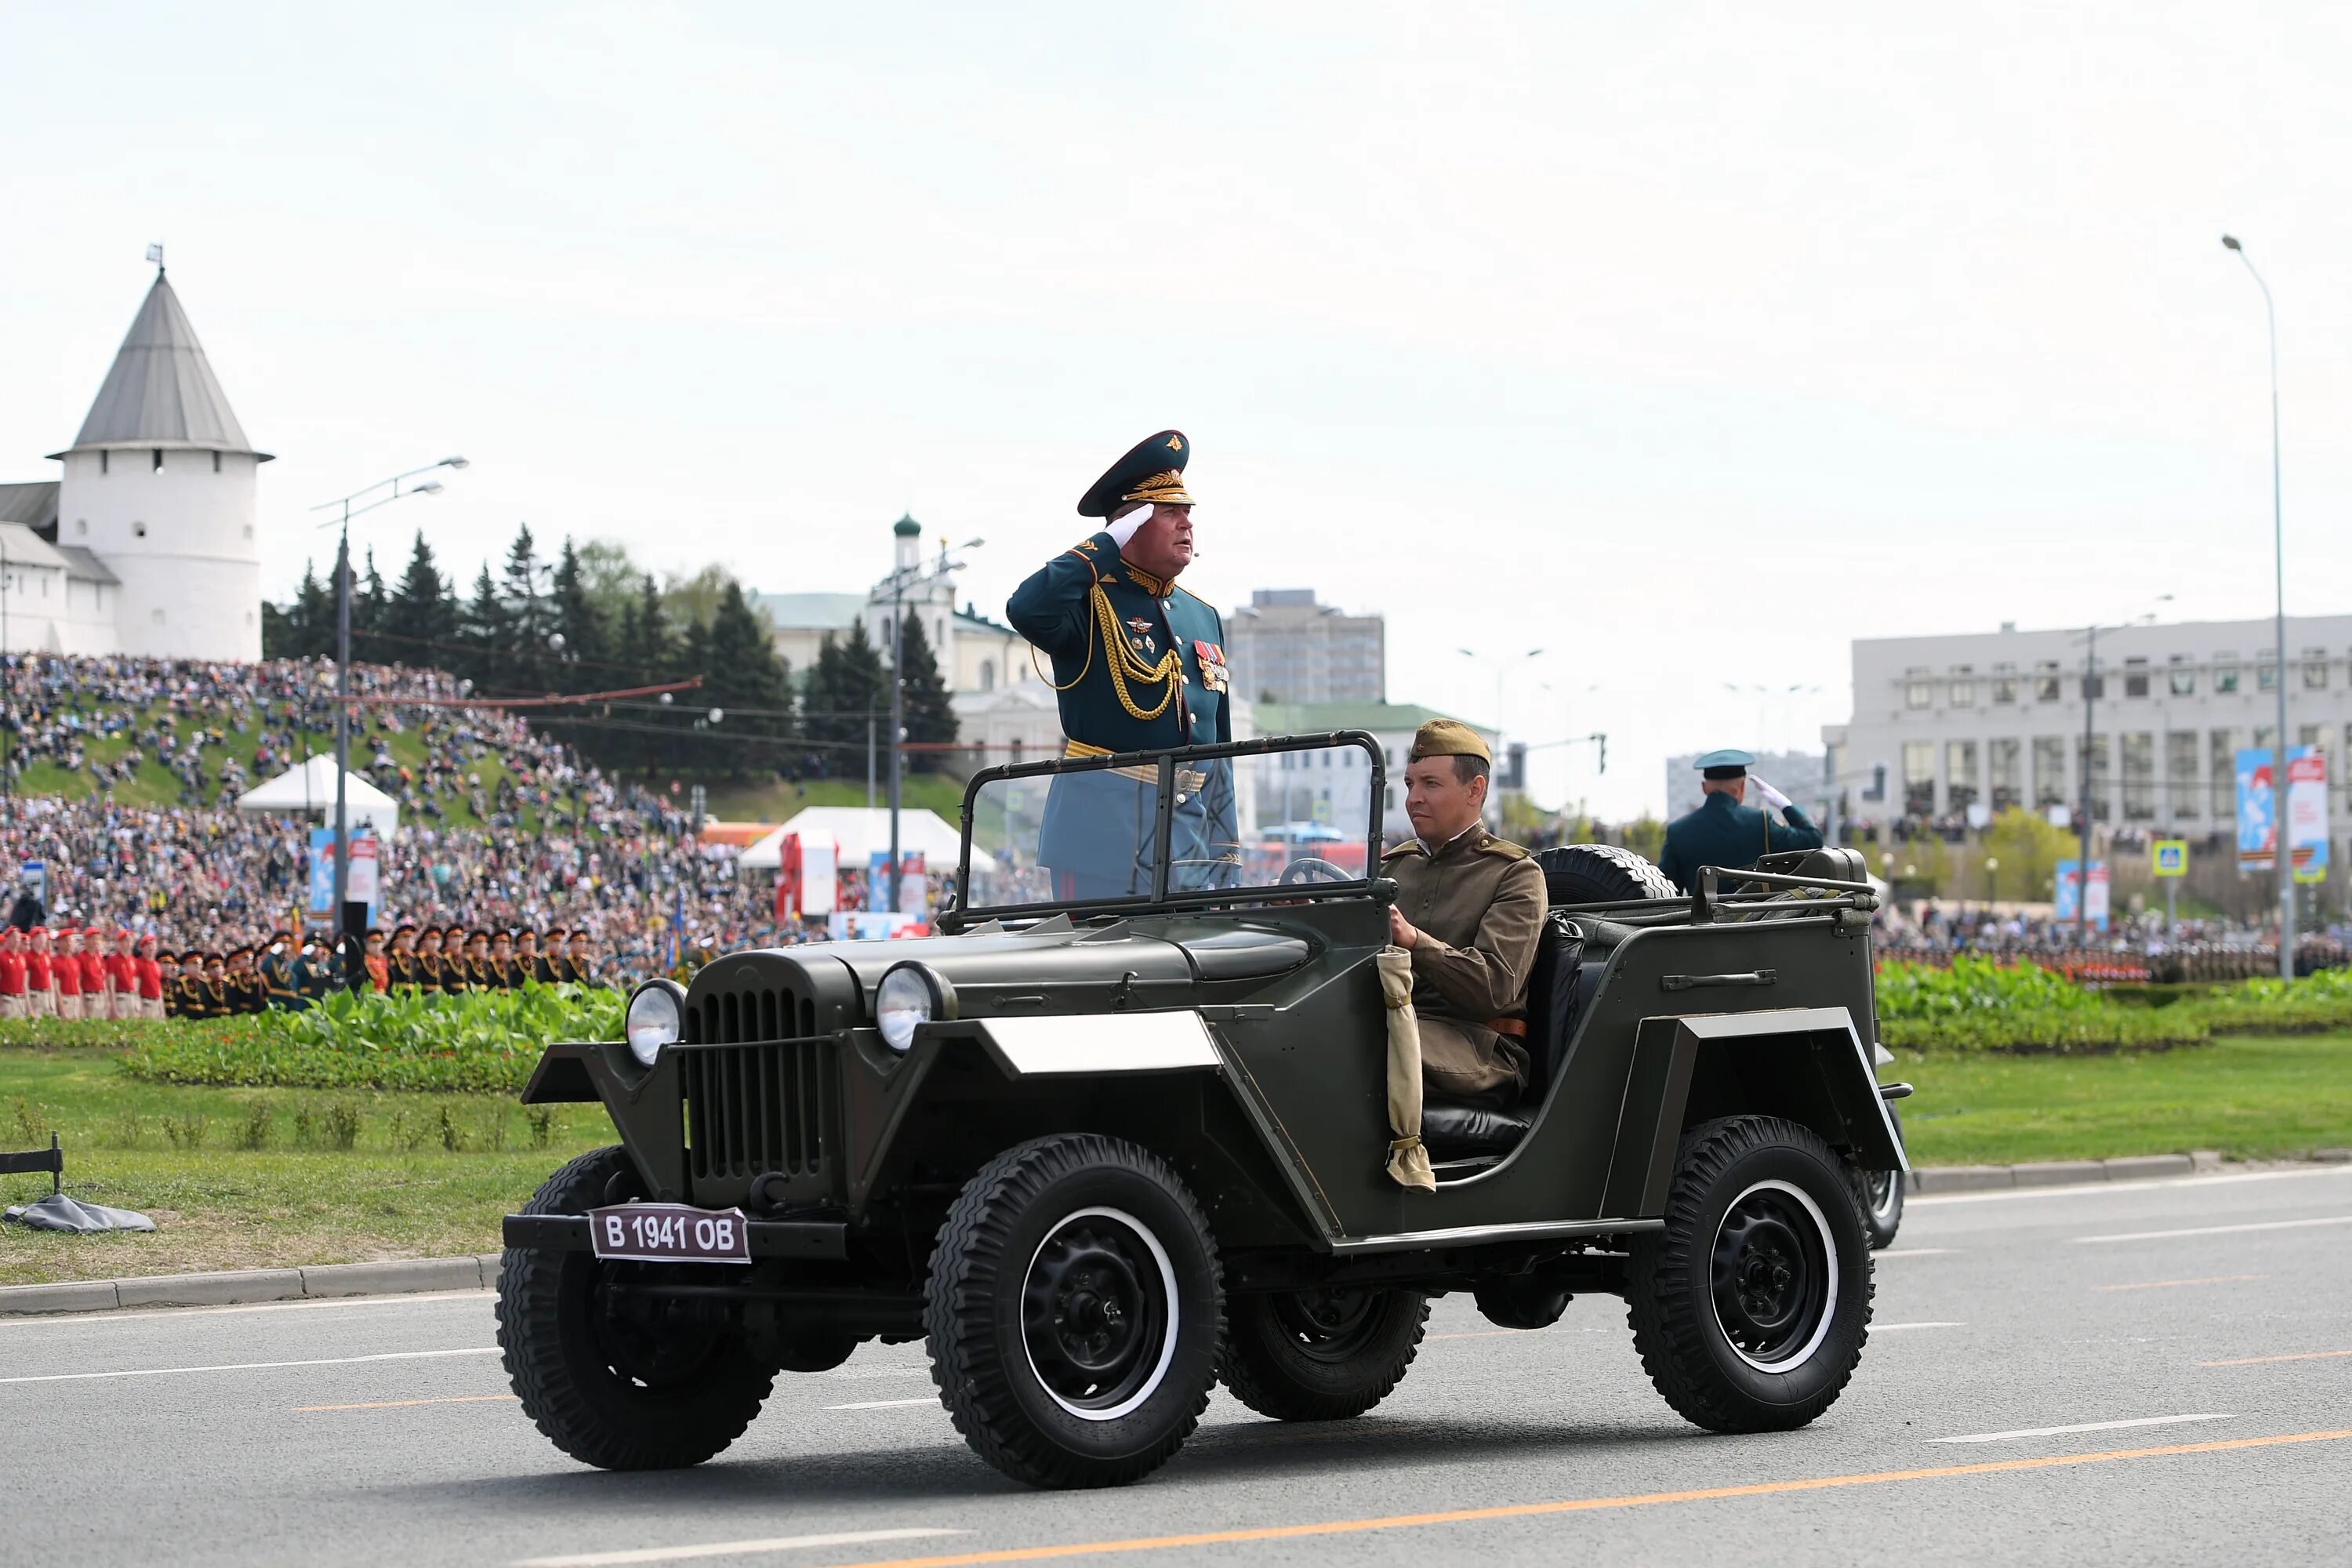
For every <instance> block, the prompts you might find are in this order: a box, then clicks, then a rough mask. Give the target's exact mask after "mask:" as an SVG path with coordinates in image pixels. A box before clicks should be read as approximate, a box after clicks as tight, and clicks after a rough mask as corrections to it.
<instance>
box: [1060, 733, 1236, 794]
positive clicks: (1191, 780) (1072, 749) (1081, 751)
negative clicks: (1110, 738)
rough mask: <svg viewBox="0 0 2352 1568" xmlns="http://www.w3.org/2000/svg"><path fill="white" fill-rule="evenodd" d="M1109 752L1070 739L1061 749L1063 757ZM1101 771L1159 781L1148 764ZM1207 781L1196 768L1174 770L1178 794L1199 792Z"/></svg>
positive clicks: (1109, 752) (1156, 773) (1154, 771)
mask: <svg viewBox="0 0 2352 1568" xmlns="http://www.w3.org/2000/svg"><path fill="white" fill-rule="evenodd" d="M1111 754H1112V753H1111V749H1110V748H1109V747H1108V746H1089V745H1087V743H1086V742H1084V741H1072V742H1069V744H1068V745H1066V746H1065V747H1064V748H1063V750H1062V755H1064V756H1065V757H1108V756H1109V755H1111ZM1103 771H1104V772H1106V773H1117V774H1118V776H1119V777H1121V778H1123V779H1138V780H1140V781H1141V782H1143V783H1145V784H1158V783H1159V782H1160V770H1159V769H1158V768H1157V767H1154V766H1150V765H1149V764H1145V765H1139V766H1134V767H1125V768H1106V769H1104V770H1103ZM1208 782H1209V775H1208V774H1207V773H1202V771H1201V770H1200V769H1198V768H1178V769H1177V770H1176V791H1177V793H1178V794H1180V795H1194V794H1197V793H1199V791H1200V789H1201V786H1202V785H1203V784H1207V783H1208Z"/></svg>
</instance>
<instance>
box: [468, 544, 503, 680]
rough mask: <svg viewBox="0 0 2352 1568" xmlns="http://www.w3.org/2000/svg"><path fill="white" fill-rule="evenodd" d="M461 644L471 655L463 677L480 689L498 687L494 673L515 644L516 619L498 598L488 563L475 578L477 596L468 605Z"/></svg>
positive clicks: (497, 586) (496, 587)
mask: <svg viewBox="0 0 2352 1568" xmlns="http://www.w3.org/2000/svg"><path fill="white" fill-rule="evenodd" d="M461 640H463V641H464V642H465V643H466V644H467V647H468V649H469V651H468V653H467V655H466V656H465V658H464V660H463V663H464V666H465V668H464V669H463V670H462V671H460V673H462V674H464V675H465V676H467V678H468V679H471V680H472V681H473V682H474V684H475V685H476V686H478V687H480V688H483V689H492V688H493V687H494V686H495V685H496V676H495V674H494V672H495V671H497V670H498V669H499V668H500V664H501V661H502V660H503V659H504V658H505V656H506V650H507V649H508V648H509V647H511V646H512V644H513V641H514V628H513V618H512V617H511V616H509V615H508V614H507V607H506V605H505V604H504V603H503V602H502V601H500V599H499V585H498V584H497V583H496V582H495V581H493V580H492V579H491V577H490V563H488V562H487V561H485V562H483V563H482V569H481V571H480V572H478V574H476V575H475V577H474V596H473V598H472V599H471V600H469V601H467V605H466V614H465V620H464V623H463V630H462V632H461Z"/></svg>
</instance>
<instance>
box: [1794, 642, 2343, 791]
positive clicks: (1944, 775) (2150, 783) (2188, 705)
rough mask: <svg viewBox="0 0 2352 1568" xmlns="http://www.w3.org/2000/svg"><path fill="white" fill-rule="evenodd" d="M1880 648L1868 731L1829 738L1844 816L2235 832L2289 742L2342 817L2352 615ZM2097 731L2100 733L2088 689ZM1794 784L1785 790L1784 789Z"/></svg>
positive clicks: (1873, 665) (1856, 708) (1865, 663)
mask: <svg viewBox="0 0 2352 1568" xmlns="http://www.w3.org/2000/svg"><path fill="white" fill-rule="evenodd" d="M2090 652H2091V648H2090V643H2089V640H2088V638H2087V637H2085V635H2084V633H2083V632H2081V631H2022V632H2021V631H2019V630H2017V629H2015V627H2014V626H2003V627H2002V628H2001V629H2000V631H1998V632H1993V633H1990V634H1979V635H1973V636H1960V637H1876V638H1871V639H1868V640H1865V641H1858V642H1856V643H1855V644H1854V645H1853V718H1852V719H1850V720H1849V721H1846V722H1845V723H1843V724H1836V725H1830V726H1827V727H1825V728H1824V729H1823V731H1822V739H1823V740H1824V741H1825V742H1827V743H1828V745H1829V748H1830V752H1831V758H1830V766H1829V771H1830V772H1831V773H1832V774H1833V775H1834V776H1835V777H1836V778H1837V779H1838V781H1839V782H1840V783H1841V784H1843V790H1844V803H1845V809H1846V810H1847V811H1849V812H1851V813H1852V814H1853V816H1856V817H1859V818H1862V819H1864V820H1885V819H1887V818H1891V817H1895V816H1918V817H1930V818H1948V817H1958V816H1965V815H1967V813H1968V810H1969V806H1970V805H1975V804H1981V805H1986V806H1989V807H1990V808H1991V809H1993V810H1995V811H1999V810H2000V809H2001V808H2002V807H2004V806H2007V805H2024V806H2028V807H2033V808H2042V809H2046V808H2048V807H2051V806H2057V805H2063V806H2067V807H2069V808H2075V807H2078V806H2079V803H2080V802H2081V800H2082V799H2083V796H2084V788H2083V785H2084V775H2085V773H2086V772H2087V774H2088V778H2089V784H2090V798H2091V800H2092V803H2093V812H2094V816H2095V820H2097V821H2099V822H2103V823H2111V824H2116V825H2118V826H2133V825H2144V826H2148V827H2152V828H2164V829H2168V830H2177V831H2179V832H2181V833H2184V834H2186V833H2200V832H2210V831H2222V830H2227V829H2229V828H2230V827H2231V826H2232V824H2233V823H2234V820H2235V817H2236V810H2237V803H2236V752H2237V751H2238V750H2239V748H2241V747H2246V746H2270V745H2272V744H2273V743H2274V741H2275V731H2276V728H2277V723H2278V682H2279V681H2280V680H2281V679H2284V680H2285V682H2286V688H2287V710H2288V711H2287V725H2288V728H2289V729H2290V730H2291V731H2292V733H2291V734H2290V736H2289V737H2288V740H2289V742H2290V744H2293V745H2314V746H2318V747H2320V748H2321V749H2322V750H2323V751H2325V752H2326V755H2327V757H2328V760H2329V773H2330V778H2329V794H2330V795H2331V797H2332V799H2331V816H2333V817H2334V819H2335V820H2336V821H2337V822H2341V821H2343V820H2344V816H2343V815H2342V813H2343V810H2344V806H2345V803H2346V800H2347V795H2346V792H2345V781H2344V779H2343V776H2342V774H2343V773H2344V771H2345V765H2344V763H2345V758H2346V755H2347V751H2352V616H2291V617H2289V618H2288V621H2287V624H2286V658H2285V660H2284V666H2282V663H2281V660H2280V658H2279V649H2278V639H2277V637H2276V624H2275V623H2274V622H2273V621H2270V620H2258V621H2189V622H2182V623H2179V624H2177V625H2172V626H2126V627H2123V628H2121V629H2117V630H2107V631H2102V632H2100V633H2099V635H2098V642H2097V663H2096V665H2095V667H2086V664H2085V660H2086V658H2088V657H2089V655H2090ZM2086 685H2087V687H2088V699H2089V709H2088V715H2089V724H2088V731H2087V740H2086V732H2085V725H2084V718H2085V707H2084V701H2085V687H2086ZM1775 782H1780V781H1775Z"/></svg>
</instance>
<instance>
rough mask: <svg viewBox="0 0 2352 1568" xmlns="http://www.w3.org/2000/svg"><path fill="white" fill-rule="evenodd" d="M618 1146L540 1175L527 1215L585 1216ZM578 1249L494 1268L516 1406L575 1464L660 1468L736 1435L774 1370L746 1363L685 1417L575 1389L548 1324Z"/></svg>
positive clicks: (617, 1166)
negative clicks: (605, 1404) (613, 1417)
mask: <svg viewBox="0 0 2352 1568" xmlns="http://www.w3.org/2000/svg"><path fill="white" fill-rule="evenodd" d="M627 1160H628V1156H627V1154H626V1153H625V1152H624V1151H622V1150H621V1149H620V1148H619V1147H617V1146H614V1147H611V1148H604V1149H595V1150H591V1151H590V1152H587V1153H585V1154H583V1155H581V1156H579V1157H578V1158H577V1159H574V1160H572V1161H571V1162H570V1163H567V1164H565V1165H564V1166H563V1167H562V1169H560V1170H558V1171H557V1172H556V1173H554V1174H553V1175H551V1176H550V1177H548V1179H547V1180H546V1181H545V1182H543V1183H541V1185H540V1189H539V1191H538V1192H537V1193H535V1194H532V1195H531V1200H530V1202H529V1203H527V1204H525V1205H523V1210H522V1212H523V1213H525V1214H585V1213H587V1212H588V1210H590V1209H592V1208H594V1207H597V1206H598V1205H602V1204H603V1203H604V1200H605V1191H606V1185H607V1184H608V1183H609V1182H611V1181H612V1179H613V1178H614V1175H615V1174H616V1173H620V1172H622V1171H625V1170H627V1169H628V1168H629V1167H628V1165H627ZM580 1256H581V1255H579V1254H577V1253H562V1252H545V1251H541V1250H538V1249H536V1248H520V1247H509V1248H507V1249H506V1256H505V1258H504V1259H503V1260H502V1261H501V1262H500V1264H499V1293H498V1306H497V1316H498V1324H499V1331H498V1341H499V1351H500V1352H501V1356H502V1359H503V1360H504V1362H505V1363H506V1369H507V1381H508V1384H509V1386H510V1387H512V1388H513V1389H514V1391H515V1396H516V1397H517V1398H518V1399H520V1400H521V1401H522V1408H523V1414H524V1415H528V1416H530V1419H531V1424H532V1425H533V1426H537V1427H538V1428H539V1429H540V1431H541V1433H543V1434H545V1435H546V1436H547V1439H548V1441H550V1442H551V1443H553V1444H554V1445H555V1446H556V1447H559V1448H561V1449H562V1450H563V1451H564V1452H565V1453H567V1454H569V1455H571V1456H572V1458H575V1459H578V1460H580V1461H581V1462H583V1464H590V1465H594V1466H596V1467H597V1468H600V1469H607V1470H666V1469H677V1468H684V1467H687V1466H689V1465H698V1464H700V1463H702V1462H703V1461H704V1460H705V1459H708V1458H711V1457H712V1456H713V1455H716V1454H719V1453H720V1452H722V1451H724V1450H725V1449H726V1447H728V1445H730V1444H731V1443H732V1442H734V1441H735V1439H736V1438H738V1437H740V1436H742V1435H743V1432H744V1429H745V1428H746V1427H748V1426H751V1421H752V1418H753V1417H754V1416H756V1415H759V1413H760V1406H761V1405H762V1404H763V1403H765V1402H766V1400H767V1397H768V1394H769V1393H770V1392H771V1391H772V1389H773V1387H774V1386H775V1380H774V1377H773V1375H772V1374H771V1373H767V1372H765V1371H764V1370H760V1369H756V1368H753V1367H750V1366H748V1365H747V1368H746V1371H747V1373H748V1375H746V1376H745V1377H743V1378H741V1379H740V1380H739V1381H738V1382H736V1383H734V1384H730V1385H728V1387H727V1388H726V1390H725V1391H724V1392H725V1393H727V1394H729V1395H730V1397H727V1398H724V1399H722V1400H721V1401H719V1405H718V1407H717V1408H716V1409H715V1410H706V1411H705V1412H704V1413H703V1415H702V1417H701V1418H700V1419H698V1420H697V1421H695V1422H692V1423H690V1424H688V1423H671V1424H664V1425H656V1423H653V1422H633V1423H630V1424H629V1425H628V1426H626V1427H625V1428H623V1427H620V1426H616V1425H615V1424H614V1423H613V1422H611V1421H608V1420H605V1419H604V1418H603V1417H602V1416H600V1415H599V1414H598V1412H597V1410H596V1408H595V1406H594V1405H593V1403H592V1402H591V1401H590V1399H589V1398H588V1396H587V1394H586V1393H585V1392H584V1390H583V1388H582V1387H581V1385H580V1382H579V1379H578V1378H577V1376H576V1375H575V1369H574V1368H573V1367H572V1364H571V1363H570V1360H569V1358H567V1357H566V1355H565V1354H564V1350H563V1345H562V1332H561V1331H560V1330H559V1329H558V1328H557V1326H556V1313H557V1310H558V1308H557V1293H558V1291H559V1289H561V1279H560V1276H561V1273H562V1268H563V1265H564V1262H565V1260H566V1259H567V1258H574V1259H576V1258H579V1257H580Z"/></svg>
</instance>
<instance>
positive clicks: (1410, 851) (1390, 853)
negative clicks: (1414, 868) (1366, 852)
mask: <svg viewBox="0 0 2352 1568" xmlns="http://www.w3.org/2000/svg"><path fill="white" fill-rule="evenodd" d="M1420 853H1421V840H1420V839H1418V838H1408V839H1406V840H1405V841H1404V842H1403V843H1402V844H1400V845H1398V846H1397V847H1395V848H1393V849H1384V850H1382V851H1381V859H1383V860H1393V859H1395V858H1397V857H1398V856H1400V855H1418V854H1420Z"/></svg>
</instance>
